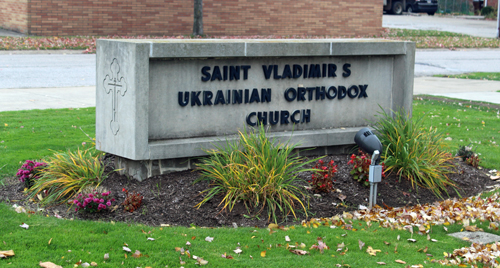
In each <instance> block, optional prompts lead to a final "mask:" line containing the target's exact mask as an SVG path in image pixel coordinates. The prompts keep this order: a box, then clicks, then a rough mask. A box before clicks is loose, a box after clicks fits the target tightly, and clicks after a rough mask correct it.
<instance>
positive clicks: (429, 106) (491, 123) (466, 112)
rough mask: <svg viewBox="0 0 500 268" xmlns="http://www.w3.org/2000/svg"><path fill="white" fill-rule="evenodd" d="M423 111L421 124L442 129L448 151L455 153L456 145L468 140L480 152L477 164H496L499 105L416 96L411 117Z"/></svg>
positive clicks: (498, 157)
mask: <svg viewBox="0 0 500 268" xmlns="http://www.w3.org/2000/svg"><path fill="white" fill-rule="evenodd" d="M423 114H426V115H427V117H426V120H424V121H423V122H422V126H423V127H425V128H428V129H430V128H432V129H437V130H438V131H439V132H442V133H443V134H444V136H445V137H446V138H447V140H446V138H445V142H446V143H447V144H448V151H449V152H452V153H453V154H455V153H456V151H457V150H458V147H459V146H460V145H468V144H469V143H470V144H471V145H472V146H473V148H474V151H475V152H477V153H479V154H480V155H479V157H480V159H481V162H480V166H483V167H485V168H489V169H499V168H500V167H499V164H498V163H500V147H499V145H498V142H500V141H498V140H499V139H500V135H499V133H500V106H496V108H487V107H484V106H480V105H474V104H471V103H469V102H467V101H463V100H456V101H451V102H449V101H445V99H444V98H442V99H441V98H437V99H425V98H417V99H416V100H414V102H413V115H414V118H416V117H419V116H420V115H423Z"/></svg>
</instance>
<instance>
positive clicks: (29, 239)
mask: <svg viewBox="0 0 500 268" xmlns="http://www.w3.org/2000/svg"><path fill="white" fill-rule="evenodd" d="M0 214H2V215H3V216H4V217H3V219H4V220H2V222H0V228H1V230H2V232H1V233H0V241H2V250H14V253H15V254H16V255H15V256H14V257H11V258H8V259H0V266H2V267H21V268H22V267H35V266H37V264H38V263H39V262H40V261H42V262H48V261H50V262H53V263H55V264H58V265H61V266H63V267H73V264H75V263H77V262H78V261H80V260H81V261H82V262H88V263H91V262H96V263H97V264H98V267H166V266H167V265H168V267H180V266H184V267H198V266H197V265H195V263H196V261H195V260H194V259H192V258H188V256H187V255H181V254H180V252H176V250H175V248H176V247H179V248H182V247H183V248H184V249H186V250H189V251H190V254H191V255H196V256H198V257H202V258H203V259H205V260H207V261H208V266H211V267H323V266H327V265H328V266H334V267H335V265H336V264H340V265H349V266H342V267H376V266H378V264H377V262H384V263H386V264H387V265H384V267H403V265H402V264H399V263H396V262H395V261H396V260H403V261H405V262H406V263H407V265H416V264H422V265H424V266H425V267H427V266H428V265H431V264H430V261H431V260H432V259H434V258H435V259H442V258H443V257H442V256H443V252H452V251H453V250H454V249H457V248H461V247H464V246H469V245H470V244H469V243H467V242H466V241H462V240H459V239H456V238H453V237H450V236H448V235H447V232H446V231H444V229H443V227H442V226H432V228H431V232H430V235H431V237H432V238H433V239H436V240H438V242H435V243H433V242H430V241H428V240H427V239H426V236H422V235H418V234H417V229H416V227H415V234H413V235H412V234H410V232H408V231H405V230H391V229H389V228H381V227H378V224H376V223H373V224H372V225H371V226H370V227H368V226H367V224H366V223H365V222H360V221H353V224H352V225H353V226H354V227H355V230H346V229H344V228H343V227H342V226H340V227H338V228H335V229H332V228H330V227H329V226H319V227H318V228H314V227H302V226H300V225H299V226H293V227H290V228H289V229H288V230H277V231H275V232H273V233H270V231H269V230H268V229H256V228H238V229H234V228H217V229H213V228H199V227H192V228H185V227H158V226H156V227H152V226H144V225H137V224H127V223H104V222H92V221H80V220H63V219H57V218H55V217H46V215H43V214H39V213H36V214H24V213H21V214H18V213H16V212H14V211H13V210H12V209H11V208H9V207H8V206H7V205H6V204H3V203H2V204H0ZM22 223H26V224H28V225H29V226H30V227H29V229H28V230H26V229H23V228H20V227H19V225H21V224H22ZM487 226H488V223H487V222H485V223H479V224H478V227H482V228H484V229H485V230H487ZM447 228H448V232H450V233H451V232H456V231H460V229H462V228H463V226H461V225H459V224H453V225H450V226H447ZM207 236H210V237H213V238H214V240H213V241H212V242H207V241H205V238H206V237H207ZM285 236H289V237H290V239H291V241H290V242H286V241H285ZM398 236H400V239H399V240H398ZM148 237H151V238H154V239H155V240H154V241H148V240H147V238H148ZM318 237H321V238H322V240H323V242H324V243H326V245H328V246H329V247H330V249H327V250H325V252H324V253H323V254H321V253H320V252H319V251H318V250H313V249H310V247H311V246H312V245H313V244H317V238H318ZM408 238H414V239H416V240H417V242H416V243H410V242H408V241H407V239H408ZM359 241H362V242H364V243H365V246H364V247H363V249H360V248H359ZM186 242H190V243H191V246H187V245H186ZM386 242H387V243H389V245H387V244H386ZM287 243H288V244H289V245H292V246H295V245H296V243H297V244H299V245H300V244H301V243H304V244H305V248H303V249H304V250H306V251H309V253H310V255H304V256H297V255H295V254H292V253H291V252H289V249H287ZM341 243H344V245H345V247H344V248H342V249H341V250H340V251H337V248H338V245H339V244H341ZM123 246H128V248H130V249H131V250H132V253H134V252H135V251H136V250H139V251H140V253H141V254H142V255H143V256H142V257H139V258H134V257H132V253H128V252H125V251H123V249H122V247H123ZM368 246H371V247H373V249H379V250H381V252H379V253H377V254H376V256H370V255H369V254H368V253H367V252H366V249H367V247H368ZM237 247H240V248H241V250H242V253H240V254H236V253H234V252H233V250H235V249H236V248H237ZM299 248H300V247H299ZM425 248H427V250H426V252H424V249H425ZM263 252H265V257H262V255H261V254H264V253H263ZM106 253H109V256H110V258H109V259H108V260H106V261H104V259H103V256H104V254H106ZM224 253H225V254H227V255H231V256H232V257H233V259H226V258H222V257H221V255H222V254H224ZM426 254H431V255H432V256H433V257H430V256H428V255H426ZM179 258H181V259H182V261H184V262H186V263H185V264H184V265H181V264H180V260H179ZM433 265H434V266H440V265H439V264H433ZM339 267H340V266H339Z"/></svg>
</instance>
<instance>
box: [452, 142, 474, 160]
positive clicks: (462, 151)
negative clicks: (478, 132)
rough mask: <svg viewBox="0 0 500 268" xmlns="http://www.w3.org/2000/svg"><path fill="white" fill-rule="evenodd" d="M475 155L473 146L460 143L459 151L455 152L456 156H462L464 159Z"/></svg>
mask: <svg viewBox="0 0 500 268" xmlns="http://www.w3.org/2000/svg"><path fill="white" fill-rule="evenodd" d="M473 155H474V151H473V150H472V146H470V144H469V145H467V146H465V145H459V146H458V151H457V153H456V154H455V156H457V157H460V158H461V159H462V161H465V160H467V158H469V157H471V156H473Z"/></svg>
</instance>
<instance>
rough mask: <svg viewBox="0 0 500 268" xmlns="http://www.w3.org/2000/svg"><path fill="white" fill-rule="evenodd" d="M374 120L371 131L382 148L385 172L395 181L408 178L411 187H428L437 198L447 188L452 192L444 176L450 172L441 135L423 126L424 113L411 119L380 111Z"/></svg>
mask: <svg viewBox="0 0 500 268" xmlns="http://www.w3.org/2000/svg"><path fill="white" fill-rule="evenodd" d="M377 117H378V122H377V123H376V124H375V125H374V128H375V129H376V130H377V132H378V133H379V137H380V141H381V143H382V145H383V146H384V153H383V154H382V159H383V161H384V164H385V165H386V170H385V172H395V173H396V174H397V175H398V176H399V181H401V179H403V178H404V179H408V180H409V181H410V182H411V184H412V186H413V187H415V186H417V185H418V186H422V187H425V188H428V189H430V190H431V191H432V192H433V193H434V194H435V195H436V196H439V197H442V192H445V193H447V189H446V188H447V186H451V187H452V188H454V189H456V188H455V187H456V185H455V184H454V183H453V182H452V181H451V180H450V179H448V176H447V174H449V173H452V172H453V171H452V167H453V165H452V162H451V161H452V160H453V157H452V155H451V154H449V153H447V152H446V150H445V149H446V148H445V147H446V146H445V144H444V140H443V134H442V133H440V132H437V129H436V128H434V129H427V128H424V127H423V125H422V124H423V122H424V121H425V120H424V119H425V114H424V115H419V116H417V117H415V116H414V117H413V119H412V118H411V117H410V115H409V113H408V112H406V111H405V110H399V111H394V114H388V113H386V112H385V111H384V112H381V113H380V114H379V115H378V116H377Z"/></svg>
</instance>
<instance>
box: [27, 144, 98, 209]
mask: <svg viewBox="0 0 500 268" xmlns="http://www.w3.org/2000/svg"><path fill="white" fill-rule="evenodd" d="M103 155H104V153H102V152H99V151H97V150H95V149H93V148H90V149H86V150H83V151H82V150H80V149H78V150H77V151H76V152H71V151H68V152H58V153H55V154H54V155H53V156H52V157H50V158H49V159H48V161H47V167H46V168H45V169H44V171H43V173H41V177H40V178H39V179H38V180H37V181H36V182H35V184H34V185H33V187H32V188H30V197H31V198H33V197H35V196H37V195H39V194H42V193H44V194H45V195H46V196H44V198H43V199H42V200H41V203H42V204H44V205H47V204H52V203H61V202H65V201H67V200H69V199H70V198H72V197H73V196H74V195H75V194H77V193H78V192H80V190H81V189H83V188H86V187H88V186H94V187H97V186H99V184H101V183H102V182H103V181H104V180H105V179H106V177H107V174H105V172H104V169H105V166H104V165H103V164H102V163H101V157H102V156H103Z"/></svg>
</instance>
